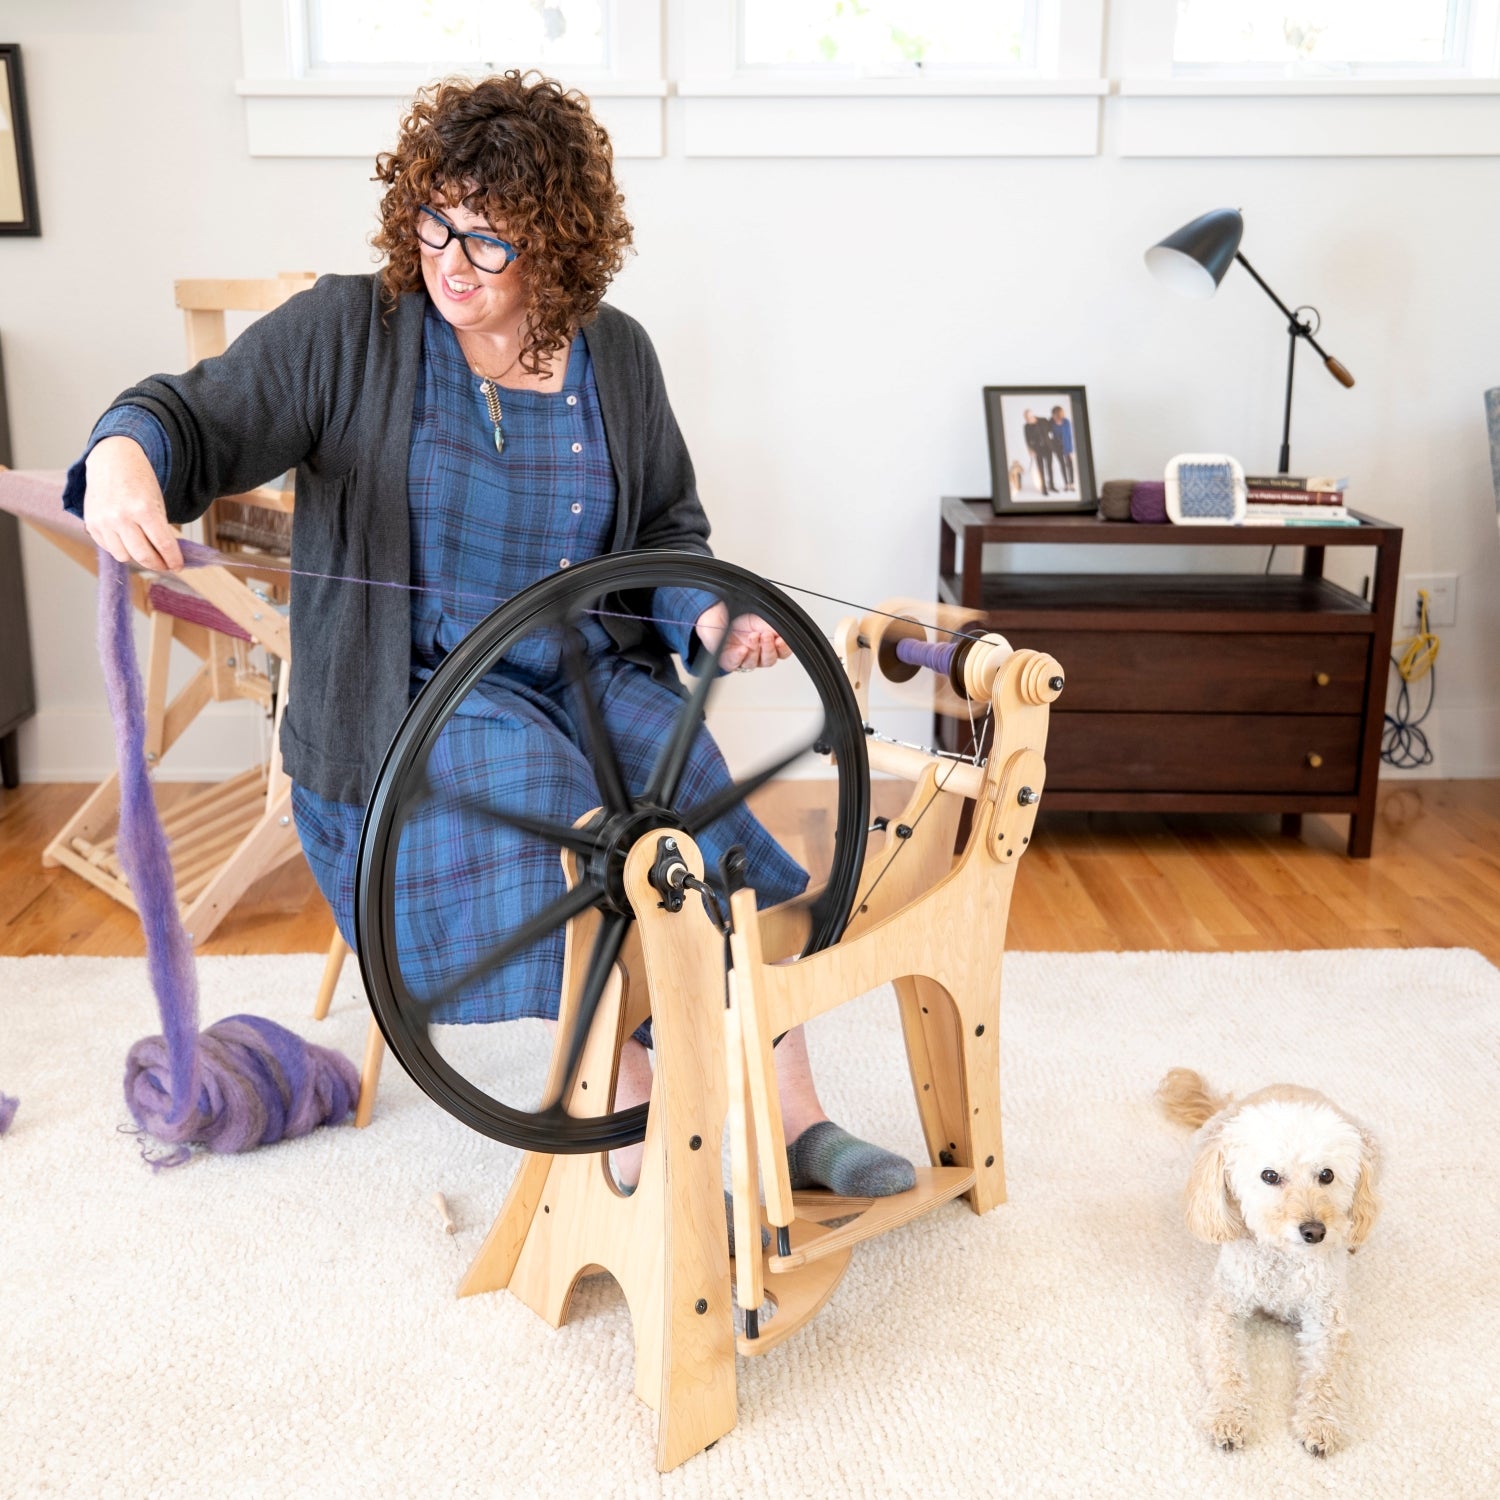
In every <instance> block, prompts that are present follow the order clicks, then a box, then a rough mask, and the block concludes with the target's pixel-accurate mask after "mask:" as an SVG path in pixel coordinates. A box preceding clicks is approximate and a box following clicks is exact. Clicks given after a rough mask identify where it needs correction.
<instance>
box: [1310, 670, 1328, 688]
mask: <svg viewBox="0 0 1500 1500" xmlns="http://www.w3.org/2000/svg"><path fill="white" fill-rule="evenodd" d="M1313 681H1314V682H1315V683H1317V685H1318V686H1319V687H1327V686H1328V684H1329V683H1330V682H1332V681H1333V679H1332V678H1331V677H1330V676H1329V675H1328V673H1327V672H1319V673H1318V675H1317V676H1316V677H1314V678H1313Z"/></svg>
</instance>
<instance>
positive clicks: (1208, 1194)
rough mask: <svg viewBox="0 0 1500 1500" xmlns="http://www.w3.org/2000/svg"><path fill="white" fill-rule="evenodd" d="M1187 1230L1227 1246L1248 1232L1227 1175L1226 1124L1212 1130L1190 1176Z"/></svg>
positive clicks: (1204, 1140) (1199, 1151) (1187, 1201)
mask: <svg viewBox="0 0 1500 1500" xmlns="http://www.w3.org/2000/svg"><path fill="white" fill-rule="evenodd" d="M1186 1209H1187V1227H1188V1229H1189V1230H1190V1231H1191V1232H1192V1233H1193V1234H1196V1235H1197V1236H1198V1238H1199V1239H1200V1240H1207V1241H1208V1242H1209V1243H1210V1244H1214V1245H1223V1244H1227V1243H1228V1242H1229V1241H1230V1240H1237V1239H1239V1238H1240V1237H1241V1236H1242V1235H1243V1234H1244V1233H1245V1221H1244V1220H1243V1219H1242V1218H1241V1217H1240V1211H1239V1207H1238V1205H1237V1204H1236V1203H1235V1202H1234V1201H1233V1199H1232V1198H1231V1197H1230V1195H1229V1183H1228V1182H1227V1181H1226V1179H1225V1176H1224V1141H1223V1125H1222V1123H1221V1124H1220V1125H1218V1126H1217V1127H1216V1128H1215V1129H1213V1130H1210V1131H1209V1132H1208V1133H1207V1134H1206V1135H1205V1136H1204V1138H1203V1144H1202V1145H1201V1146H1200V1147H1199V1149H1198V1159H1197V1160H1196V1161H1195V1162H1194V1163H1193V1170H1192V1171H1191V1172H1190V1173H1189V1174H1188V1184H1187V1198H1186Z"/></svg>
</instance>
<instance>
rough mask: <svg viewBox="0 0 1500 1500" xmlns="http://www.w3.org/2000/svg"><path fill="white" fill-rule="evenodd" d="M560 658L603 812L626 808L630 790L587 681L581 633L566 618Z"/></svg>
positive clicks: (611, 813)
mask: <svg viewBox="0 0 1500 1500" xmlns="http://www.w3.org/2000/svg"><path fill="white" fill-rule="evenodd" d="M563 659H564V661H565V662H566V663H567V669H568V678H569V680H570V681H571V682H572V685H573V690H574V691H575V692H576V693H577V694H578V703H579V707H580V709H581V710H582V714H583V734H584V738H585V739H586V740H587V741H588V749H589V760H590V762H591V763H592V765H593V768H594V781H595V783H596V784H597V785H598V787H599V797H600V799H601V800H602V802H603V803H604V811H605V812H606V813H607V814H610V815H613V814H615V813H623V812H629V811H630V793H629V792H628V791H627V790H626V787H625V777H624V775H623V774H622V772H621V770H620V762H619V761H618V760H617V759H616V758H615V747H614V746H613V745H611V744H610V742H609V732H608V730H606V729H605V727H604V710H603V709H602V708H601V707H600V705H599V700H598V699H597V698H596V697H595V696H594V685H593V683H591V682H590V681H589V668H588V662H587V660H586V659H585V657H584V654H583V634H582V632H581V631H580V630H579V629H578V628H577V626H576V625H574V624H572V623H571V622H569V623H568V624H566V625H564V626H563Z"/></svg>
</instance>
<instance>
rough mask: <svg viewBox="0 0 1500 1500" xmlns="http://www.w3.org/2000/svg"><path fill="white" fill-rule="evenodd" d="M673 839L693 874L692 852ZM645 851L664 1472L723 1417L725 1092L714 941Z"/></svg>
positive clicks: (730, 1334)
mask: <svg viewBox="0 0 1500 1500" xmlns="http://www.w3.org/2000/svg"><path fill="white" fill-rule="evenodd" d="M676 837H677V841H678V844H679V846H680V848H681V852H682V857H683V858H684V859H685V860H686V862H687V864H688V866H689V868H690V869H691V870H692V871H693V872H694V874H696V875H697V876H698V877H699V879H701V878H702V874H703V862H702V857H701V856H700V855H699V853H698V850H697V849H696V847H694V845H693V843H692V841H691V840H690V839H688V838H687V837H686V836H685V835H683V834H678V835H677V836H676ZM654 856H655V839H654V838H652V837H650V836H647V837H645V838H642V839H640V840H639V841H638V842H637V843H636V845H635V847H634V848H633V849H632V850H631V853H630V857H629V859H628V860H627V861H626V866H625V885H626V890H627V892H628V893H629V895H630V898H631V904H632V905H633V907H634V909H635V912H636V914H637V922H638V925H639V927H640V931H641V946H642V949H643V951H644V953H645V959H646V972H647V979H648V983H649V986H650V991H651V997H652V1006H651V1010H652V1028H653V1030H654V1033H655V1040H656V1056H657V1062H656V1075H655V1080H654V1082H653V1084H652V1090H651V1110H652V1124H653V1127H654V1129H653V1132H652V1133H650V1134H648V1136H647V1142H646V1147H647V1154H646V1163H645V1167H644V1169H643V1171H642V1174H641V1175H642V1185H643V1186H644V1184H645V1181H646V1176H647V1174H648V1173H652V1172H653V1170H654V1169H656V1168H658V1167H659V1170H660V1179H659V1180H660V1183H661V1189H662V1203H661V1226H662V1237H663V1239H662V1243H663V1253H662V1262H661V1271H660V1275H661V1280H660V1282H659V1287H660V1299H661V1300H660V1308H661V1311H660V1348H661V1386H660V1391H661V1395H660V1399H659V1400H658V1402H657V1403H656V1414H657V1425H656V1466H657V1468H658V1469H660V1470H661V1471H662V1472H663V1473H665V1472H666V1471H667V1470H668V1469H673V1468H675V1467H676V1466H677V1465H678V1464H680V1463H681V1462H683V1460H684V1459H687V1458H691V1457H692V1456H693V1454H695V1453H700V1452H702V1451H703V1449H704V1448H706V1447H707V1446H708V1445H709V1444H710V1443H712V1442H716V1441H717V1440H718V1439H719V1438H721V1437H723V1436H724V1434H725V1433H726V1432H728V1431H729V1430H730V1429H731V1428H732V1427H733V1426H734V1424H735V1385H734V1320H733V1307H732V1303H731V1297H730V1284H729V1243H728V1237H727V1235H726V1234H725V1226H724V1193H723V1176H722V1170H721V1167H720V1148H721V1144H722V1142H723V1138H724V1118H725V1113H726V1110H727V1107H728V1094H729V1077H728V1063H727V1058H726V1054H725V1035H724V1024H725V1023H724V957H723V955H724V945H723V941H722V939H721V938H720V937H719V935H718V933H717V932H715V931H714V929H713V928H712V926H710V925H709V922H708V919H707V917H706V915H705V914H704V912H703V909H702V904H701V901H700V899H699V898H698V897H697V896H696V895H693V896H690V897H689V903H690V904H689V905H686V906H684V908H683V909H682V910H681V911H680V912H677V913H675V914H674V913H670V912H668V911H666V910H665V909H664V908H663V907H662V906H661V905H660V900H659V897H657V895H656V893H655V892H654V890H653V889H652V887H651V885H650V883H649V881H648V880H647V878H646V877H647V872H648V871H649V870H650V867H651V862H652V859H653V858H654ZM640 1232H642V1233H649V1226H646V1225H642V1226H640ZM757 1233H758V1230H757Z"/></svg>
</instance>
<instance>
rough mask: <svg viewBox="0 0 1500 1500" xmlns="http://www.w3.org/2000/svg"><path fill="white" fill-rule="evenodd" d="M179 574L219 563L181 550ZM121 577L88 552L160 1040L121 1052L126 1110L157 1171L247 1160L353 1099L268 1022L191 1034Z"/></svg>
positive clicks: (319, 1059) (188, 956)
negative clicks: (168, 1147)
mask: <svg viewBox="0 0 1500 1500" xmlns="http://www.w3.org/2000/svg"><path fill="white" fill-rule="evenodd" d="M182 551H183V555H184V557H185V559H186V560H187V562H188V565H189V566H202V565H203V564H205V563H216V562H218V561H220V559H219V556H218V554H217V553H216V552H214V551H213V549H212V548H209V547H204V546H201V545H199V544H197V543H194V542H183V543H182ZM131 617H132V604H131V599H130V575H129V570H128V569H127V568H126V567H125V565H124V564H123V563H119V562H116V561H115V559H114V558H112V557H110V556H109V555H108V554H107V553H105V552H103V551H101V552H100V553H99V654H100V658H101V659H102V661H103V664H104V677H105V684H106V687H107V689H108V693H109V706H110V714H111V717H112V718H113V720H114V729H115V753H116V758H117V760H118V762H119V768H120V829H119V837H118V840H117V843H116V848H117V849H118V851H119V856H120V863H121V865H122V866H123V867H124V870H125V874H126V877H127V878H128V880H129V881H130V888H131V890H132V891H133V892H134V894H135V900H136V905H137V907H138V908H139V910H140V915H141V926H142V928H143V930H144V932H145V936H146V957H147V966H148V968H149V970H150V974H151V986H152V988H153V989H154V990H155V991H156V1002H157V1009H158V1011H159V1013H160V1016H161V1026H162V1034H161V1035H160V1036H154V1037H147V1038H146V1039H145V1040H144V1041H140V1042H137V1043H136V1044H135V1046H134V1047H132V1048H131V1049H130V1055H129V1057H128V1058H127V1059H126V1064H125V1102H126V1104H127V1105H128V1106H129V1109H130V1113H131V1114H132V1115H133V1116H134V1118H135V1122H136V1124H137V1125H139V1126H140V1127H141V1129H142V1130H145V1131H149V1132H150V1134H152V1135H153V1136H155V1137H157V1138H158V1139H159V1140H163V1141H167V1142H170V1143H172V1144H174V1145H177V1146H179V1147H182V1148H184V1149H182V1150H180V1151H178V1152H174V1153H173V1154H172V1155H171V1156H170V1157H168V1158H165V1159H164V1160H162V1161H160V1162H158V1163H157V1165H176V1164H177V1163H178V1162H180V1161H185V1160H186V1159H187V1157H188V1154H189V1153H188V1152H187V1150H186V1149H185V1148H186V1146H187V1145H188V1144H190V1143H191V1144H200V1143H201V1144H203V1145H205V1146H207V1147H208V1148H209V1149H210V1150H211V1151H219V1152H229V1151H248V1150H249V1149H251V1147H253V1146H260V1145H269V1144H271V1143H272V1142H273V1141H279V1140H281V1139H282V1138H283V1137H284V1136H298V1135H305V1134H307V1132H308V1131H310V1130H312V1129H314V1128H315V1127H316V1126H318V1125H323V1124H333V1123H337V1122H338V1121H340V1120H343V1119H344V1118H345V1117H346V1116H347V1115H348V1114H349V1112H350V1110H351V1109H352V1108H353V1107H354V1102H355V1099H356V1098H357V1096H358V1093H359V1074H358V1072H357V1071H356V1069H355V1067H354V1064H353V1063H351V1062H350V1061H349V1059H348V1058H346V1057H343V1056H342V1055H341V1054H339V1053H337V1052H333V1051H331V1050H330V1049H328V1048H326V1047H317V1046H312V1045H310V1044H308V1043H306V1042H304V1041H303V1040H302V1039H301V1037H299V1036H297V1035H295V1034H294V1033H293V1032H290V1031H288V1030H287V1029H286V1028H285V1027H283V1026H278V1025H277V1024H276V1023H275V1022H274V1021H267V1020H262V1019H260V1018H258V1017H255V1016H231V1017H229V1018H228V1019H227V1020H224V1021H219V1022H217V1023H216V1024H214V1025H213V1026H210V1027H209V1028H208V1029H207V1030H206V1031H204V1032H203V1033H202V1034H201V1035H200V1034H199V1031H198V980H197V973H196V970H195V968H194V965H193V948H192V943H191V942H190V941H189V939H188V935H187V933H186V932H185V931H184V930H183V926H182V920H181V918H180V916H179V915H178V910H177V887H176V881H175V880H174V878H173V875H172V863H171V859H170V858H169V856H168V853H167V838H166V834H165V833H164V832H163V830H162V826H161V820H160V818H159V817H158V816H157V812H156V799H155V798H154V797H153V795H152V792H151V779H150V777H149V776H148V774H147V771H146V754H145V748H146V715H145V701H144V693H143V690H142V687H141V676H140V670H139V668H138V666H137V664H136V659H135V643H134V640H133V638H132V635H131Z"/></svg>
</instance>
